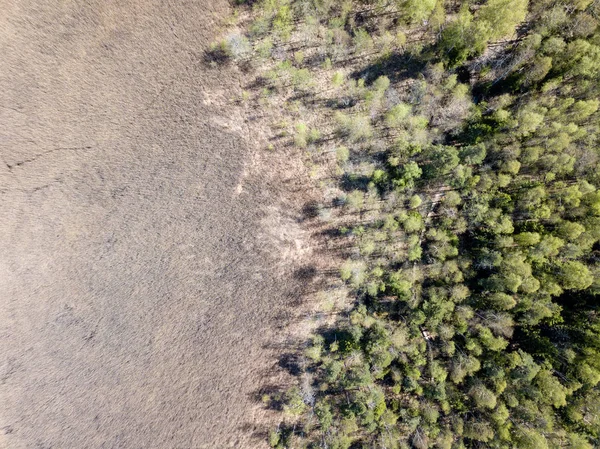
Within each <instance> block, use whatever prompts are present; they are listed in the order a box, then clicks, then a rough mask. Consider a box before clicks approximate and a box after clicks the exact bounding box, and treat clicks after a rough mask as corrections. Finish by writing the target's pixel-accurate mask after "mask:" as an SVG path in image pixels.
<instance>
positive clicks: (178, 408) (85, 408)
mask: <svg viewBox="0 0 600 449" xmlns="http://www.w3.org/2000/svg"><path fill="white" fill-rule="evenodd" d="M0 11H1V12H0V155H1V160H0V204H1V207H0V236H1V238H2V248H1V250H0V353H1V355H0V404H1V405H0V447H6V448H16V449H20V448H40V449H41V448H56V449H58V448H61V449H64V448H225V447H235V448H260V447H263V446H264V442H263V441H264V439H263V438H264V434H263V433H262V432H263V430H264V428H265V425H266V424H268V421H269V416H268V415H266V414H265V412H263V411H262V410H261V407H260V404H258V405H257V403H256V400H255V395H256V392H257V390H258V389H259V388H260V387H261V385H263V384H264V381H265V379H266V378H267V377H266V376H267V375H269V374H271V370H272V369H273V367H274V366H276V365H277V359H276V356H277V354H276V351H274V350H273V349H269V348H272V347H276V346H277V344H278V343H280V342H281V341H282V340H283V339H284V337H283V334H284V333H285V331H283V330H281V326H282V325H283V324H284V323H285V319H284V318H282V317H283V316H289V313H288V312H289V310H290V304H292V303H294V304H295V303H297V299H298V295H299V294H300V293H299V292H300V289H299V283H300V282H301V281H299V280H297V276H296V277H294V276H292V275H291V273H293V272H294V270H296V269H297V268H298V263H299V258H300V257H301V254H300V253H301V252H303V251H305V250H303V249H302V248H303V245H305V243H304V242H303V235H304V234H303V233H302V231H301V229H300V227H299V225H298V220H297V213H296V211H297V210H298V208H297V205H299V204H301V200H300V199H299V196H300V195H302V192H301V191H300V192H298V189H297V186H295V185H294V184H295V183H296V184H297V180H298V179H299V178H298V176H299V175H298V171H297V170H299V168H298V167H296V168H294V166H293V164H291V163H288V164H287V165H283V164H282V162H283V161H286V160H289V158H288V157H287V156H285V157H284V156H282V155H277V154H273V155H272V156H271V155H269V157H270V158H271V157H272V158H273V159H272V160H270V161H269V160H267V163H265V161H264V159H265V157H264V156H257V155H258V154H259V153H260V154H261V151H262V150H261V149H260V148H259V145H258V144H256V140H257V137H256V135H255V134H256V133H258V131H257V130H254V129H253V128H252V122H251V121H250V119H251V118H252V117H250V116H249V114H250V113H251V111H245V110H244V108H243V107H242V106H239V105H236V104H235V103H234V102H233V101H232V98H234V97H236V96H238V97H239V95H240V92H241V90H240V86H241V84H240V83H241V75H240V74H239V73H238V71H237V70H236V69H235V68H234V67H232V66H226V67H219V68H211V67H210V66H208V65H207V64H206V62H205V61H204V50H205V49H206V48H207V47H208V45H209V44H210V42H211V41H213V40H215V39H216V38H218V36H219V33H220V32H221V29H220V28H219V27H220V26H221V24H222V19H223V18H225V17H227V15H228V14H229V13H230V10H229V7H228V4H227V2H226V1H225V0H216V1H212V0H198V1H191V0H188V1H175V0H173V1H171V0H127V1H117V0H85V1H84V0H8V1H7V0H0ZM294 170H296V171H294ZM294 181H295V182H294ZM292 191H295V193H290V192H292ZM299 249H300V251H299Z"/></svg>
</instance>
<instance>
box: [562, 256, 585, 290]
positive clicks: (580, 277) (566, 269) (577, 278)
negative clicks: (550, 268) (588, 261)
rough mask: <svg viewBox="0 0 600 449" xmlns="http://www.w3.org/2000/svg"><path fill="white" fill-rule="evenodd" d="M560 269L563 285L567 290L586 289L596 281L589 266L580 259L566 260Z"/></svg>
mask: <svg viewBox="0 0 600 449" xmlns="http://www.w3.org/2000/svg"><path fill="white" fill-rule="evenodd" d="M558 269H559V273H558V277H559V280H560V282H561V285H562V287H563V288H565V289H567V290H584V289H586V288H588V287H589V286H590V285H592V282H594V277H593V276H592V273H591V272H590V270H589V268H588V267H587V266H585V265H584V264H583V263H581V262H579V261H576V260H571V261H567V262H564V263H562V264H561V265H559V268H558Z"/></svg>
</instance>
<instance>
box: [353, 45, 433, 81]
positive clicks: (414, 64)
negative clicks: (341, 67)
mask: <svg viewBox="0 0 600 449" xmlns="http://www.w3.org/2000/svg"><path fill="white" fill-rule="evenodd" d="M426 64H427V63H426V61H425V59H423V58H422V57H421V56H415V55H409V54H406V53H393V54H392V55H390V56H389V57H388V58H386V59H384V60H379V61H376V62H374V63H373V64H370V65H368V66H367V67H365V68H363V69H361V70H356V71H354V72H352V73H351V74H350V76H351V77H352V78H354V79H364V80H365V84H366V85H370V84H371V83H373V82H374V81H375V80H376V79H377V78H379V77H380V76H383V75H385V76H387V77H388V78H389V79H390V81H391V82H393V83H397V82H399V81H404V80H407V79H409V78H414V77H416V76H417V75H419V74H420V73H422V72H423V71H424V69H425V66H426Z"/></svg>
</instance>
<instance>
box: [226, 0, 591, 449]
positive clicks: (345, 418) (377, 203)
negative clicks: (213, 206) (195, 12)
mask: <svg viewBox="0 0 600 449" xmlns="http://www.w3.org/2000/svg"><path fill="white" fill-rule="evenodd" d="M596 3H597V2H591V1H590V0H576V1H572V2H555V1H545V0H530V1H527V0H486V1H477V2H475V1H470V2H462V3H461V2H458V3H456V2H444V1H441V0H438V1H436V0H426V1H422V0H420V1H417V0H393V1H383V2H380V1H376V2H375V1H366V2H349V1H348V2H333V1H331V0H326V1H321V0H320V1H312V0H311V1H303V0H263V1H262V2H259V3H258V6H256V7H254V12H253V14H254V15H255V16H256V17H255V21H254V25H252V29H251V30H249V33H248V35H249V36H251V38H253V39H258V40H257V41H256V42H253V47H252V48H253V49H254V51H255V52H256V53H258V54H259V55H260V56H261V57H263V58H272V64H271V66H272V67H273V68H272V69H270V70H269V72H268V76H266V78H267V82H268V83H270V86H269V87H268V88H269V89H270V92H272V95H273V96H271V97H270V98H274V96H276V95H278V96H279V97H278V98H282V99H283V97H284V96H286V95H289V94H290V90H291V89H289V87H290V86H291V87H293V88H294V89H295V91H296V92H293V93H292V95H293V102H294V103H293V106H294V107H293V108H291V107H290V108H287V110H289V111H291V112H290V115H293V116H294V117H295V118H293V119H291V120H292V121H293V122H296V123H297V125H296V127H295V132H294V134H293V139H294V142H295V144H296V145H297V146H298V147H300V148H310V150H309V151H306V152H304V153H306V154H307V158H310V162H309V163H310V164H321V163H323V164H324V167H322V168H324V169H325V170H323V172H324V173H326V172H327V171H328V169H329V168H330V167H329V166H328V165H327V164H330V163H332V164H334V166H333V170H331V171H330V172H331V178H329V179H327V180H325V181H322V182H323V185H326V186H327V189H332V190H333V189H335V187H339V188H340V190H341V191H343V192H344V193H343V194H341V193H340V194H339V195H338V196H337V200H335V201H332V204H334V205H336V206H339V207H338V208H336V207H332V208H331V209H332V210H333V211H334V212H333V213H332V216H333V218H332V220H333V221H334V226H335V229H339V230H340V231H341V232H338V233H337V235H336V237H334V239H333V240H331V241H328V242H325V243H327V246H330V247H335V248H339V249H340V250H341V251H343V252H344V254H347V256H346V257H348V260H347V261H346V262H345V263H343V264H342V266H341V267H340V271H339V274H340V278H341V281H342V282H340V283H341V284H342V283H343V288H344V289H345V290H346V291H348V292H349V294H350V298H351V301H349V302H348V305H349V306H348V307H349V310H348V313H346V312H345V311H344V312H343V313H340V314H339V317H338V318H339V320H338V321H337V322H336V323H335V324H332V325H327V327H328V328H327V329H326V330H325V332H324V334H323V337H322V338H316V339H314V340H313V341H312V342H311V343H310V344H308V345H307V346H306V347H305V348H304V352H303V353H302V354H301V355H300V357H301V358H302V360H303V361H305V363H306V365H307V366H306V368H305V370H306V371H305V374H306V375H307V376H308V377H310V379H311V383H310V384H308V385H307V384H306V379H303V382H304V383H303V384H302V385H303V388H302V390H300V389H295V390H294V389H291V390H290V391H288V392H287V393H286V394H285V395H284V397H283V398H281V408H283V409H284V410H285V411H286V412H287V413H288V414H289V415H292V416H293V419H294V420H295V421H294V422H295V423H297V424H295V426H297V427H294V429H295V430H294V431H293V432H290V431H287V430H286V429H287V427H285V428H284V427H282V428H280V429H279V430H278V431H277V432H276V433H273V434H272V435H271V441H270V442H271V444H272V445H274V447H296V446H297V447H306V448H308V447H314V448H317V447H330V448H346V449H348V448H350V447H357V448H359V447H386V448H402V449H404V448H408V447H416V448H434V447H437V448H449V449H453V448H456V449H458V448H468V449H473V448H479V447H490V448H497V449H512V448H519V449H520V448H536V449H537V448H540V449H544V448H551V447H552V448H554V447H557V448H558V447H561V448H563V447H564V448H567V447H571V448H583V449H587V448H589V447H595V446H594V445H597V443H598V440H599V438H600V434H599V430H598V429H600V424H599V422H598V419H599V418H598V416H600V408H599V407H600V393H598V388H599V387H598V384H599V383H600V351H599V349H598V348H600V340H599V337H598V335H600V317H599V316H598V313H597V295H598V294H600V281H599V280H598V279H599V275H600V264H598V262H597V261H598V254H597V252H598V244H599V243H600V192H599V190H598V186H600V169H599V168H598V165H599V164H598V160H600V152H599V151H598V148H600V145H599V143H600V142H599V140H600V139H599V136H600V100H598V98H599V97H600V88H599V87H598V86H600V83H599V81H600V31H599V27H598V17H599V14H600V9H599V8H598V5H597V4H596ZM315 36H319V37H321V36H322V37H323V39H322V41H323V43H321V42H319V40H318V39H316V37H315ZM287 40H289V42H290V43H289V44H282V41H287ZM226 47H227V45H226ZM241 47H243V45H242V46H241ZM241 47H240V48H241ZM242 53H244V52H242ZM241 59H247V56H243V57H242V58H241ZM332 61H333V62H332ZM334 63H335V64H336V67H344V69H343V71H339V72H336V73H332V72H331V68H332V66H333V64H334ZM319 66H320V67H321V68H319ZM346 74H347V75H346ZM317 87H320V88H322V89H321V90H319V89H316V88H317ZM251 98H252V97H251ZM249 101H250V100H249ZM299 117H301V118H299ZM299 120H306V121H307V122H308V120H310V123H318V127H319V128H318V129H317V128H310V127H308V126H307V125H306V124H304V123H302V122H298V121H299ZM319 130H322V131H323V133H324V137H321V133H320V132H319ZM329 140H331V144H330V143H329V142H328V141H329ZM323 144H326V145H327V148H335V150H327V149H326V148H325V145H323ZM348 148H351V149H352V158H350V150H349V149H348ZM328 151H330V152H329V153H328ZM334 154H335V157H334ZM323 156H329V157H323ZM342 166H343V170H342ZM343 171H345V173H344V176H343V179H341V180H340V184H339V185H338V186H335V182H336V179H338V178H337V177H338V176H339V175H340V174H341V173H342V172H343ZM327 196H328V197H329V194H327ZM323 235H325V234H323ZM351 304H354V305H351ZM313 388H314V392H313V390H312V389H313ZM288 419H289V418H288ZM294 440H296V441H294Z"/></svg>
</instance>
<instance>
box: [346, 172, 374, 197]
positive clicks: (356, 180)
mask: <svg viewBox="0 0 600 449" xmlns="http://www.w3.org/2000/svg"><path fill="white" fill-rule="evenodd" d="M370 182H371V178H370V177H369V176H365V175H356V174H353V173H344V175H343V176H342V179H341V180H340V188H341V189H342V190H343V191H345V192H351V191H353V190H362V191H364V192H366V191H367V188H368V186H369V183H370Z"/></svg>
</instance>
